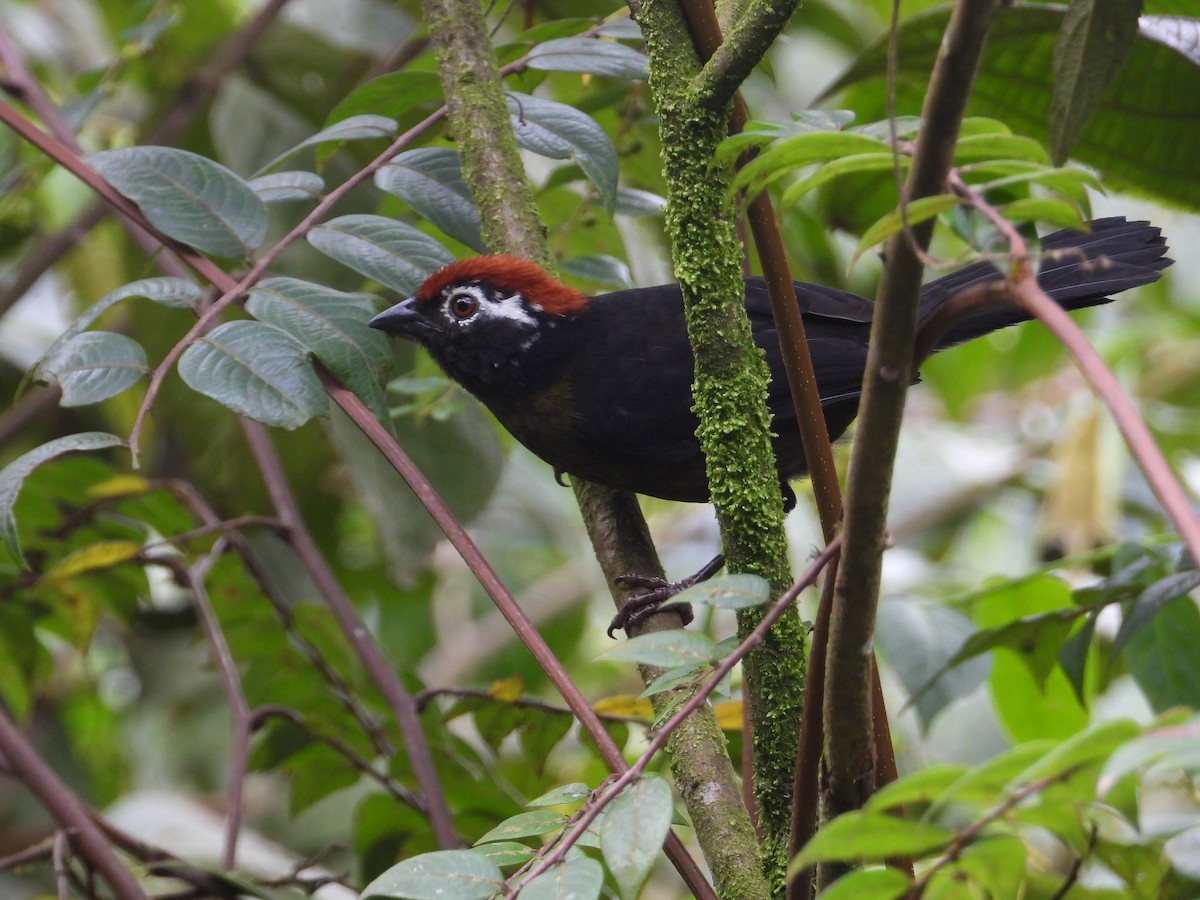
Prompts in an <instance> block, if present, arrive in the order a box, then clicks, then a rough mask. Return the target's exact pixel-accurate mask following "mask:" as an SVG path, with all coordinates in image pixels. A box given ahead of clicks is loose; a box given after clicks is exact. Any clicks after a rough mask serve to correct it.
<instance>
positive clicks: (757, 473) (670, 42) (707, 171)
mask: <svg viewBox="0 0 1200 900" xmlns="http://www.w3.org/2000/svg"><path fill="white" fill-rule="evenodd" d="M631 5H632V6H633V8H634V13H635V15H636V17H637V18H638V21H639V22H640V24H641V26H642V31H643V34H644V35H645V38H646V48H647V52H648V55H649V59H650V72H651V78H650V85H651V90H652V92H653V95H654V101H655V105H656V107H657V111H658V116H659V123H660V125H659V131H660V135H661V138H662V144H663V157H664V160H663V161H664V172H665V176H666V181H667V200H668V203H667V214H666V222H667V230H668V233H669V235H670V237H671V240H672V247H673V255H674V264H675V275H676V277H677V278H678V280H679V283H680V285H681V286H682V288H683V295H684V304H685V311H686V314H687V324H688V334H689V336H690V338H691V341H692V347H693V349H694V350H695V355H696V382H695V385H694V388H693V393H694V398H695V410H696V413H697V415H698V416H699V418H700V429H699V431H698V432H697V435H698V437H699V439H700V444H701V447H702V448H703V450H704V454H705V458H706V460H707V466H708V478H709V487H710V490H711V494H712V500H713V504H714V505H715V506H716V509H717V520H718V523H719V524H720V527H721V536H722V540H723V542H724V547H725V553H726V560H727V562H728V565H729V568H730V570H731V571H738V572H753V573H756V574H759V575H762V576H763V577H765V578H767V580H768V581H770V582H771V584H772V587H773V588H774V589H775V590H776V591H777V592H781V591H783V590H784V589H786V587H787V586H788V583H789V581H790V574H789V570H788V563H787V544H786V540H785V538H784V534H783V505H782V498H781V495H780V491H779V483H778V476H777V475H776V470H775V461H774V455H773V453H772V450H771V441H770V417H769V414H768V412H767V408H766V404H765V398H766V387H767V383H768V381H769V372H768V370H767V366H766V363H765V361H764V360H763V357H762V354H761V353H760V352H759V350H758V348H757V347H756V346H755V344H754V341H753V338H752V336H751V332H750V324H749V322H748V320H747V319H746V316H745V312H744V310H743V299H744V288H743V285H742V279H741V258H742V252H741V244H740V241H739V240H738V236H737V233H736V229H735V227H734V218H733V210H732V209H731V208H730V205H729V203H728V202H727V200H726V197H727V196H728V189H729V178H728V172H726V171H723V170H720V169H718V168H716V167H714V166H712V164H711V160H712V158H713V154H714V152H715V150H716V146H717V144H718V143H720V141H721V140H722V139H723V138H724V137H725V135H726V134H727V133H728V122H729V104H728V103H727V102H721V103H714V102H713V100H714V98H715V97H716V96H717V95H716V94H714V93H712V92H711V91H709V92H706V91H703V90H697V85H698V84H703V83H704V82H703V77H702V76H701V75H700V72H701V65H700V61H699V57H698V56H697V53H696V50H695V47H694V44H693V40H692V36H691V34H690V33H689V29H688V26H687V22H686V20H685V18H684V15H683V12H682V10H681V8H680V6H679V5H678V4H676V3H674V2H670V0H645V2H641V3H634V4H631ZM773 21H775V22H776V24H777V28H778V27H782V24H783V22H784V21H786V16H782V17H776V19H775V20H773ZM749 33H751V32H746V34H749ZM754 33H756V34H757V35H758V36H757V38H756V40H758V41H760V43H759V44H758V46H757V47H756V52H757V57H756V58H761V56H762V54H763V53H765V51H766V49H767V47H768V46H769V45H770V41H771V39H772V38H773V37H774V34H773V33H772V34H768V33H766V32H763V31H758V32H754ZM752 55H753V54H752V53H751V52H750V49H749V45H748V44H747V45H746V47H745V48H744V49H740V50H738V51H737V52H735V53H733V54H731V55H730V56H729V57H728V58H727V59H726V60H725V62H723V63H721V64H719V65H720V66H725V65H731V66H736V67H737V68H738V69H740V68H742V67H744V66H745V65H746V60H748V59H749V58H750V57H751V56H752ZM711 71H713V72H717V71H718V69H716V68H714V69H713V70H711ZM721 71H724V69H723V68H722V69H721ZM725 77H726V76H724V75H721V76H720V77H719V78H718V81H717V82H714V83H713V84H712V85H711V88H712V89H713V90H726V88H718V83H724V81H723V80H724V78H725ZM733 87H734V88H736V85H734V86H733ZM730 95H732V89H730V90H729V93H728V95H727V96H726V99H728V96H730ZM756 623H757V617H756V615H755V614H742V616H741V617H740V619H739V632H740V633H741V634H743V635H744V634H746V633H748V632H749V631H750V630H752V629H753V627H754V625H755V624H756ZM745 672H746V688H747V698H748V701H749V705H750V710H751V718H752V721H753V734H752V739H753V746H754V788H755V795H756V798H757V801H758V805H759V825H760V829H761V831H762V833H763V840H764V843H763V856H762V858H763V867H764V873H765V874H766V876H767V879H768V884H769V886H770V890H771V893H772V895H780V894H782V891H783V884H784V872H785V869H786V864H787V848H788V831H789V827H790V820H791V790H792V768H793V763H794V760H795V753H796V739H797V735H798V733H799V717H800V706H801V703H802V699H803V697H802V689H801V688H800V685H802V684H803V679H804V633H803V628H802V626H801V624H800V621H799V617H798V616H797V615H796V614H795V613H794V612H793V613H792V614H790V615H789V616H786V617H785V618H783V619H782V620H781V621H780V623H779V625H777V626H776V628H775V629H773V630H772V632H771V635H770V637H769V639H768V640H767V641H766V643H765V644H764V645H763V646H762V647H761V648H759V650H757V651H756V652H755V653H754V654H752V655H751V656H750V657H749V658H748V659H747V660H746V665H745Z"/></svg>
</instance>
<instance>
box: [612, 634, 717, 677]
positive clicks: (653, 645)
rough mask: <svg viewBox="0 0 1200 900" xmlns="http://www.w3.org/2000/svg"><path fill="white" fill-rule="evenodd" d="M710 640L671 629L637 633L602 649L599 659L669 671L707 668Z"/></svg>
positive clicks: (710, 649) (710, 653) (711, 652)
mask: <svg viewBox="0 0 1200 900" xmlns="http://www.w3.org/2000/svg"><path fill="white" fill-rule="evenodd" d="M714 647H715V644H714V643H713V639H712V638H710V637H709V636H708V635H706V634H700V633H698V632H695V631H684V630H683V629H681V628H673V629H671V630H670V631H655V632H651V633H650V634H639V635H638V636H637V637H635V638H630V639H629V640H627V641H625V642H624V643H621V644H618V645H617V646H615V647H612V648H610V649H608V650H605V651H604V652H603V653H601V654H600V656H599V657H598V658H599V659H621V660H627V661H629V662H636V663H644V664H646V665H651V666H661V667H663V668H670V667H672V666H684V665H693V666H700V665H707V664H708V663H709V662H710V661H711V660H712V658H713V648H714Z"/></svg>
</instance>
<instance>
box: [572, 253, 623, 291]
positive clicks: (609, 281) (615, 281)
mask: <svg viewBox="0 0 1200 900" xmlns="http://www.w3.org/2000/svg"><path fill="white" fill-rule="evenodd" d="M558 265H559V268H560V269H562V270H563V272H565V273H567V274H568V275H574V276H575V277H577V278H586V279H588V281H596V282H599V283H600V284H606V285H609V286H610V287H615V288H620V289H624V288H631V287H633V276H632V275H630V274H629V266H627V265H625V263H623V262H622V261H621V260H619V259H617V258H616V257H615V256H570V257H567V258H566V259H562V260H559V263H558Z"/></svg>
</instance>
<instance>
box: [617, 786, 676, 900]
mask: <svg viewBox="0 0 1200 900" xmlns="http://www.w3.org/2000/svg"><path fill="white" fill-rule="evenodd" d="M673 816H674V803H673V798H672V795H671V786H670V785H669V784H667V782H666V781H664V780H663V779H662V778H659V777H658V776H657V775H647V776H645V777H643V778H641V779H639V780H638V781H636V782H634V783H633V784H631V785H630V786H629V787H627V788H625V790H623V791H621V793H620V794H619V795H618V796H617V799H616V800H614V801H613V802H612V803H610V804H609V805H608V809H607V810H606V811H605V815H604V822H603V823H602V824H601V826H600V852H601V853H603V854H604V862H605V863H606V864H607V865H608V870H609V871H610V872H612V873H613V877H614V878H615V879H616V880H617V885H618V886H619V887H620V890H621V896H622V897H623V898H632V897H636V896H637V892H638V888H640V887H641V885H642V882H643V881H645V880H646V875H647V874H649V872H650V867H651V866H652V865H653V864H654V858H655V857H656V856H657V855H658V853H659V851H660V850H661V848H662V842H663V840H664V839H665V838H666V836H667V832H668V831H669V830H670V828H671V819H672V817H673Z"/></svg>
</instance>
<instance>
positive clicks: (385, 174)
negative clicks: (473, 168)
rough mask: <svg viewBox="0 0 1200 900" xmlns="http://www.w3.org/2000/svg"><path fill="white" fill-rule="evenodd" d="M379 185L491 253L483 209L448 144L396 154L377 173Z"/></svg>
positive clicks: (458, 237)
mask: <svg viewBox="0 0 1200 900" xmlns="http://www.w3.org/2000/svg"><path fill="white" fill-rule="evenodd" d="M375 184H377V185H378V186H379V188H380V189H381V190H384V191H387V192H388V193H389V194H393V195H395V196H397V197H399V198H400V199H401V200H404V201H405V202H406V203H408V205H409V206H411V207H412V208H413V209H414V210H416V211H417V212H418V213H420V214H421V215H422V216H424V217H425V218H426V219H428V220H429V221H430V222H432V223H433V224H434V225H436V226H437V227H438V228H440V229H441V230H442V231H444V232H445V233H446V234H448V235H450V237H452V238H455V239H456V240H459V241H462V242H463V243H464V244H466V245H467V246H468V247H471V248H473V249H475V250H478V251H479V252H480V253H486V252H487V249H488V248H487V245H486V244H484V242H483V235H482V234H481V232H480V228H481V225H480V221H479V210H478V209H476V208H475V200H474V198H472V197H471V189H470V188H469V187H467V183H466V182H465V181H464V180H463V177H462V162H461V159H460V158H459V155H458V152H457V151H456V150H451V149H449V148H448V147H419V148H418V149H416V150H408V151H406V152H404V153H401V154H399V155H398V156H396V157H395V158H394V159H393V160H392V161H391V162H389V163H388V164H387V165H386V166H384V167H383V168H382V169H380V170H379V171H378V172H376V173H375Z"/></svg>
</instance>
